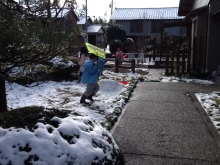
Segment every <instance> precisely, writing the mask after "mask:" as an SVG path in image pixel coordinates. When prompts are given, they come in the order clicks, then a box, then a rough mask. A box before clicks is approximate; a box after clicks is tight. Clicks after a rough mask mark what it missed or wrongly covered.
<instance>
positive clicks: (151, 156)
mask: <svg viewBox="0 0 220 165" xmlns="http://www.w3.org/2000/svg"><path fill="white" fill-rule="evenodd" d="M213 89H218V87H209V86H200V85H194V84H182V83H158V82H154V83H150V82H144V83H139V84H138V85H137V88H136V89H135V91H134V92H133V95H132V98H131V99H130V101H129V103H128V104H127V105H126V107H125V110H124V112H123V114H122V116H121V118H120V120H119V122H118V123H117V124H116V126H115V127H114V128H113V130H112V135H113V137H114V139H115V141H116V142H117V144H118V146H119V148H120V149H121V151H122V153H124V156H125V160H126V162H127V164H134V165H136V164H143V165H144V164H220V148H219V146H218V145H217V143H216V141H215V139H214V138H213V134H212V132H211V131H210V129H209V127H208V126H207V124H206V122H205V121H204V120H203V117H202V115H201V114H200V112H199V110H198V109H197V106H196V105H195V103H194V101H193V99H192V97H191V95H190V93H193V92H196V91H199V92H204V91H206V92H207V91H209V92H210V91H211V90H213Z"/></svg>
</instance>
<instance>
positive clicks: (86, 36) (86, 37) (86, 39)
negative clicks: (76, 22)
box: [85, 0, 88, 42]
mask: <svg viewBox="0 0 220 165" xmlns="http://www.w3.org/2000/svg"><path fill="white" fill-rule="evenodd" d="M87 26H88V25H87V0H86V35H85V42H88V34H87Z"/></svg>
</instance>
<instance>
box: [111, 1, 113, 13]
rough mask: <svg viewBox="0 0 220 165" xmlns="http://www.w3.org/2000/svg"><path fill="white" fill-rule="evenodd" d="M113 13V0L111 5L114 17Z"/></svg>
mask: <svg viewBox="0 0 220 165" xmlns="http://www.w3.org/2000/svg"><path fill="white" fill-rule="evenodd" d="M112 11H113V0H112V4H111V15H112Z"/></svg>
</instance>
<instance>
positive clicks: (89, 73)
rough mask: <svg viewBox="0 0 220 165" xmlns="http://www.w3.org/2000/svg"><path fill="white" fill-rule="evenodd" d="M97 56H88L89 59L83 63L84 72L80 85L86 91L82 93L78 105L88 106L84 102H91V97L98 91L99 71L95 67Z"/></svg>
mask: <svg viewBox="0 0 220 165" xmlns="http://www.w3.org/2000/svg"><path fill="white" fill-rule="evenodd" d="M97 61H98V56H96V55H94V54H90V56H89V59H88V60H86V61H85V63H84V65H83V66H84V71H83V74H82V79H81V81H82V83H83V84H86V91H85V92H83V94H82V96H81V99H80V103H81V104H88V103H87V102H86V101H85V100H86V99H88V100H90V101H91V102H93V101H94V100H93V98H92V96H94V95H95V94H96V93H97V92H98V91H99V84H98V80H99V69H98V65H97Z"/></svg>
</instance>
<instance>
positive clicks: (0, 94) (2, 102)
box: [0, 78, 7, 112]
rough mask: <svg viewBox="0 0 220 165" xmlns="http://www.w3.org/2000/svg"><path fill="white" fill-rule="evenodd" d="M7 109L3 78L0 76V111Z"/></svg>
mask: <svg viewBox="0 0 220 165" xmlns="http://www.w3.org/2000/svg"><path fill="white" fill-rule="evenodd" d="M5 111H7V99H6V89H5V80H3V79H1V78H0V112H5Z"/></svg>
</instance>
